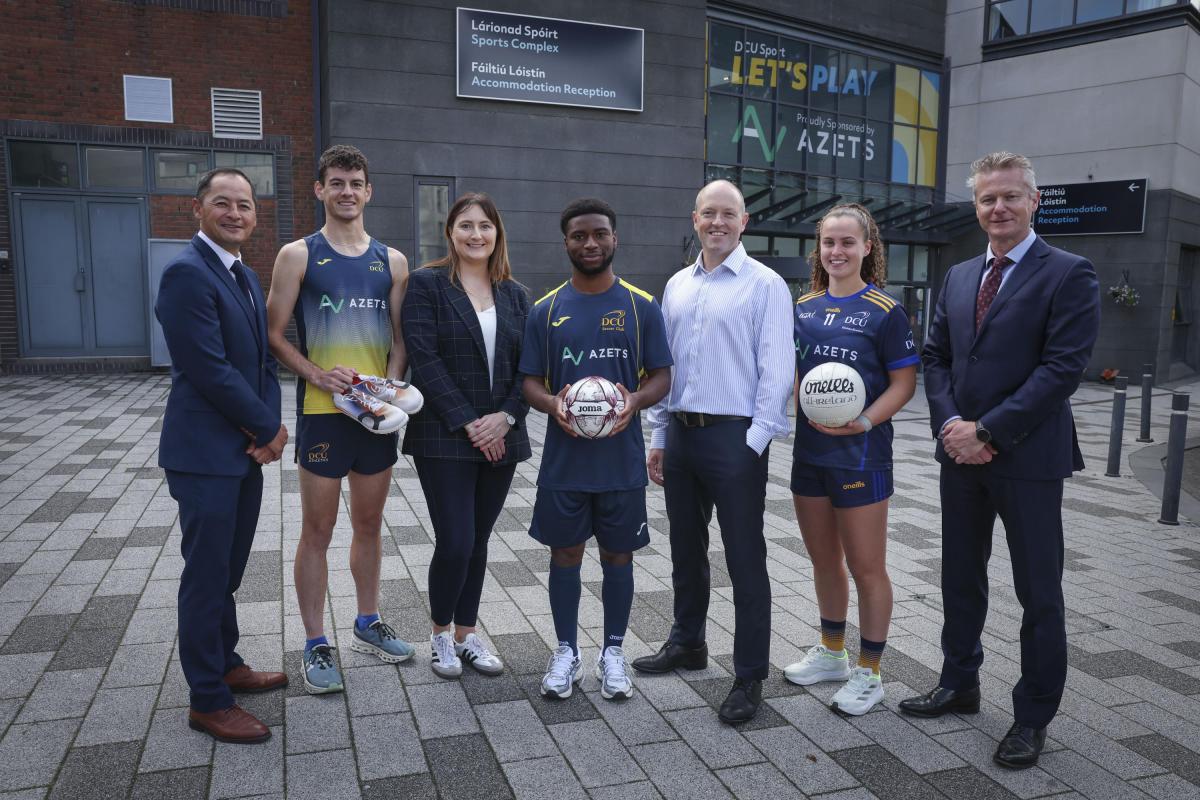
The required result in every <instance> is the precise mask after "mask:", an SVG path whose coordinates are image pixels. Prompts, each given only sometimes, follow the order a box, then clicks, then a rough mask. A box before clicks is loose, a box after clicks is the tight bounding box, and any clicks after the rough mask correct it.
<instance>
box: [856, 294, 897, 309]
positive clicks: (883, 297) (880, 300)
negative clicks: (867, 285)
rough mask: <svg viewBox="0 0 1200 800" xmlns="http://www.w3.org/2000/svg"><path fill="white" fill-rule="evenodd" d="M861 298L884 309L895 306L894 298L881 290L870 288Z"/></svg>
mask: <svg viewBox="0 0 1200 800" xmlns="http://www.w3.org/2000/svg"><path fill="white" fill-rule="evenodd" d="M863 299H864V300H869V301H871V302H872V303H874V304H875V305H877V306H879V307H880V308H882V309H883V310H884V311H891V310H892V309H893V308H895V307H896V300H895V298H893V297H892V296H891V295H888V294H884V293H883V292H881V291H879V290H877V289H872V290H871V291H869V292H867V293H866V294H864V295H863Z"/></svg>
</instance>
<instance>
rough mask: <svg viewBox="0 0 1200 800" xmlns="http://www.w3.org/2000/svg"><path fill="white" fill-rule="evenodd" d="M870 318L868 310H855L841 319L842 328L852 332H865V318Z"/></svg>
mask: <svg viewBox="0 0 1200 800" xmlns="http://www.w3.org/2000/svg"><path fill="white" fill-rule="evenodd" d="M870 318H871V312H870V311H855V312H854V313H853V314H851V315H850V316H848V317H845V318H843V319H842V330H844V331H852V332H854V333H866V332H867V320H869V319H870Z"/></svg>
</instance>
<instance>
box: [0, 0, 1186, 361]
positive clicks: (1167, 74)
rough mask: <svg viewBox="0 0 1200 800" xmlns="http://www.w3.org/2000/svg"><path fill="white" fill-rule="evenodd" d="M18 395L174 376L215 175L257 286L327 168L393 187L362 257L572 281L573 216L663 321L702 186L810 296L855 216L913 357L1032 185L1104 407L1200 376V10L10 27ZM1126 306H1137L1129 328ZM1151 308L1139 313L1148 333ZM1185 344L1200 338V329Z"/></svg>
mask: <svg viewBox="0 0 1200 800" xmlns="http://www.w3.org/2000/svg"><path fill="white" fill-rule="evenodd" d="M3 12H4V17H5V18H4V26H3V30H2V32H0V38H2V39H3V46H2V47H0V74H3V75H5V81H4V83H3V85H2V86H0V150H2V157H0V369H4V370H54V369H78V368H81V367H82V368H92V369H127V368H131V367H133V368H136V367H145V366H149V365H151V364H160V363H163V358H164V357H165V348H163V346H162V342H161V335H160V334H159V333H158V332H157V329H156V323H155V321H154V320H153V314H152V312H151V308H152V304H153V295H154V291H155V287H156V283H157V274H158V271H159V270H161V268H162V266H163V265H164V264H165V263H166V261H167V260H168V259H169V258H170V257H171V254H172V253H173V252H175V250H176V249H178V247H179V246H180V243H181V242H184V241H186V240H187V239H188V238H190V236H191V234H192V233H193V232H194V230H195V223H194V220H193V219H192V217H191V213H190V208H191V201H190V195H191V193H192V190H193V188H194V186H195V182H196V178H197V176H198V175H199V174H200V173H202V172H204V171H205V170H207V169H209V168H211V167H213V166H221V165H234V166H238V167H240V168H242V169H244V170H246V171H247V172H248V173H249V174H250V175H251V177H252V178H253V179H254V181H255V184H256V189H257V192H258V195H259V200H260V202H259V212H258V229H257V231H256V233H255V234H254V237H253V240H252V244H251V245H250V247H248V248H247V253H246V257H247V260H248V262H249V263H250V264H251V265H252V266H253V267H254V268H255V269H256V270H257V271H258V273H259V276H260V277H261V278H262V279H263V282H264V284H266V283H267V282H269V279H270V271H271V265H272V263H273V260H274V254H275V252H276V250H277V249H278V248H279V247H280V246H281V245H282V244H284V243H286V242H287V241H290V240H291V239H294V238H296V237H298V236H301V235H304V234H305V233H308V232H309V231H310V230H311V229H313V228H314V227H315V226H316V225H319V223H320V219H319V210H318V209H317V208H316V203H315V200H314V198H313V196H312V192H311V188H310V187H311V182H312V179H313V172H314V169H313V167H314V163H315V157H316V155H317V154H319V153H320V151H321V150H322V149H323V148H324V147H325V146H327V145H329V144H331V143H340V142H345V143H351V144H355V145H357V146H359V147H360V148H362V149H363V150H364V151H365V152H366V153H367V155H368V157H369V158H370V159H371V166H372V170H371V176H370V177H371V182H372V184H373V187H374V198H373V200H372V202H371V204H370V206H369V207H368V210H367V229H368V231H370V232H371V233H372V234H373V235H374V236H375V237H377V238H379V239H381V240H383V241H386V242H387V243H388V244H391V245H393V246H395V247H397V248H399V249H400V250H401V251H402V252H404V253H405V254H407V255H408V256H409V259H410V261H411V262H413V263H414V264H416V263H421V262H424V261H427V260H429V259H431V258H433V257H436V256H438V255H440V254H441V252H442V248H443V241H442V234H441V226H442V223H443V221H444V215H445V211H446V209H447V207H448V206H449V204H450V203H451V202H452V201H453V199H454V197H455V196H456V195H457V194H459V193H461V192H464V191H468V190H472V191H486V192H488V193H489V194H491V195H492V196H493V197H494V198H495V199H496V201H497V204H498V205H499V207H500V209H501V211H502V213H503V214H504V220H505V224H506V227H507V231H508V236H509V246H510V253H511V256H512V260H513V263H514V269H515V272H516V275H517V277H518V279H520V280H521V281H522V282H523V283H525V284H526V285H528V286H529V287H530V289H531V290H532V291H533V292H534V293H535V295H536V294H537V293H538V292H540V291H541V290H542V289H545V288H547V287H550V286H553V285H556V284H557V283H559V282H561V280H562V279H563V278H564V277H565V275H566V274H567V270H568V267H567V262H566V259H565V257H564V254H563V248H562V239H561V236H560V234H559V231H558V213H559V211H560V210H561V209H562V207H563V206H564V205H565V204H566V203H567V202H568V201H570V200H572V199H574V198H576V197H578V196H581V195H597V196H600V197H603V198H604V199H606V200H608V201H609V202H610V203H611V204H612V205H613V207H614V208H615V209H616V210H617V212H618V214H619V221H618V230H617V232H618V237H619V239H620V247H619V251H618V256H617V262H616V263H617V268H618V271H619V272H620V273H621V274H622V276H623V277H626V278H628V279H629V280H631V281H632V282H634V283H635V284H638V285H640V286H642V287H643V288H646V289H647V290H650V291H653V292H656V293H657V292H660V291H661V289H662V287H663V285H664V284H665V283H666V280H667V278H668V277H669V276H670V274H671V273H672V272H674V271H675V270H676V269H678V268H679V267H680V266H682V265H684V264H686V263H689V262H690V261H692V260H693V259H694V258H695V257H696V254H697V245H696V242H695V240H694V238H693V236H692V229H691V224H690V220H689V217H688V213H689V212H690V210H691V206H692V201H693V198H694V195H695V192H696V190H697V189H698V188H699V186H700V185H702V184H703V183H704V182H705V180H707V179H711V178H715V177H726V178H729V179H731V180H733V181H735V182H736V183H738V184H739V185H740V186H741V187H742V189H743V192H744V193H745V195H746V199H747V204H748V211H749V213H750V225H749V228H748V229H747V232H746V235H745V237H744V240H745V243H746V246H747V248H748V249H749V250H750V252H751V253H752V254H755V255H756V256H758V257H759V258H760V259H761V260H763V261H765V262H766V263H768V264H770V265H771V266H772V267H773V268H775V269H776V270H778V271H779V272H780V273H781V274H782V275H783V276H784V277H785V278H786V279H787V280H788V281H789V282H790V283H791V284H792V285H793V287H794V290H795V291H796V292H797V293H799V292H800V291H801V289H802V287H803V285H804V284H805V282H806V280H807V276H808V267H807V266H806V264H805V261H804V256H805V254H806V253H807V252H809V251H810V250H811V248H812V247H813V238H812V235H813V228H814V221H815V220H816V219H817V218H818V217H819V216H820V214H821V213H822V212H823V211H824V210H825V209H827V208H829V207H830V206H832V205H833V204H835V203H838V202H849V201H857V202H862V203H864V204H866V205H867V206H868V208H870V209H871V210H872V213H873V214H874V215H875V217H876V219H877V220H879V222H880V227H881V229H882V231H883V236H884V239H885V241H886V242H887V245H888V256H889V278H888V281H889V285H888V287H887V290H888V291H889V292H892V293H893V294H894V295H895V296H897V297H898V298H900V299H901V300H902V302H903V303H904V305H905V307H906V308H907V309H908V311H909V313H910V315H911V317H912V320H913V323H914V329H915V330H916V331H917V333H918V336H919V337H920V336H921V335H922V334H923V332H924V330H925V327H926V326H927V325H928V319H929V314H930V311H931V309H932V307H933V304H934V302H935V301H936V292H937V290H938V285H939V283H940V280H941V278H942V276H943V275H944V274H945V270H946V269H947V268H948V267H949V266H950V265H951V264H954V263H955V262H957V261H959V260H962V259H964V258H966V257H969V256H972V255H975V254H977V253H980V252H982V250H983V248H984V245H985V240H984V238H983V234H982V232H981V231H980V230H979V228H978V225H977V223H976V222H975V219H974V213H973V211H972V208H971V206H970V203H969V193H968V191H967V189H966V187H965V185H964V181H965V179H966V174H967V169H968V166H969V164H970V162H971V161H972V160H973V159H974V158H975V157H977V156H978V155H981V154H983V153H985V152H988V151H992V150H1000V149H1004V150H1011V151H1016V152H1020V153H1024V154H1026V155H1028V156H1030V157H1031V158H1032V159H1033V161H1034V164H1035V167H1036V168H1037V171H1038V178H1039V183H1040V184H1041V185H1042V186H1043V187H1044V188H1045V189H1046V191H1045V196H1044V198H1043V206H1042V210H1041V212H1040V213H1039V216H1038V218H1037V220H1036V225H1035V227H1036V228H1037V230H1038V231H1039V233H1041V234H1042V235H1044V236H1046V237H1047V238H1048V239H1049V241H1050V242H1051V243H1052V244H1054V245H1057V246H1059V247H1063V248H1066V249H1069V250H1072V251H1075V252H1077V253H1081V254H1083V255H1086V256H1088V257H1089V258H1091V259H1092V261H1093V262H1094V263H1095V265H1096V268H1097V270H1098V272H1099V275H1100V282H1101V289H1102V292H1103V293H1104V303H1103V323H1102V332H1101V337H1100V340H1099V342H1098V344H1097V347H1096V350H1095V354H1094V356H1093V359H1092V363H1091V365H1090V366H1089V369H1088V376H1089V377H1095V376H1096V375H1097V374H1098V373H1100V372H1101V371H1102V370H1104V369H1106V368H1117V369H1120V370H1121V371H1122V372H1123V373H1124V374H1128V375H1134V374H1137V373H1139V372H1140V367H1141V365H1142V364H1144V363H1152V364H1154V368H1155V373H1156V377H1157V379H1158V380H1160V381H1163V380H1170V379H1175V378H1179V377H1183V376H1186V375H1190V374H1193V373H1195V372H1197V371H1200V278H1197V277H1196V271H1197V270H1198V269H1200V256H1198V253H1200V0H1190V2H1189V1H1188V0H1183V1H1182V2H1180V1H1179V0H845V1H844V2H836V3H833V2H826V1H825V0H758V2H755V3H738V2H708V3H706V2H702V0H608V1H607V2H602V3H601V2H581V1H580V0H486V2H485V0H479V2H477V3H475V4H473V5H472V6H470V7H461V6H458V5H456V4H455V3H451V2H442V0H420V2H385V1H384V0H76V1H75V2H70V3H42V2H33V0H23V1H22V2H8V3H4V4H3ZM1110 287H1115V288H1118V289H1120V288H1122V287H1128V288H1127V289H1123V290H1122V291H1117V292H1115V294H1116V295H1117V297H1116V298H1113V297H1110V291H1109V290H1110ZM1131 303H1132V304H1131ZM1193 323H1195V324H1193Z"/></svg>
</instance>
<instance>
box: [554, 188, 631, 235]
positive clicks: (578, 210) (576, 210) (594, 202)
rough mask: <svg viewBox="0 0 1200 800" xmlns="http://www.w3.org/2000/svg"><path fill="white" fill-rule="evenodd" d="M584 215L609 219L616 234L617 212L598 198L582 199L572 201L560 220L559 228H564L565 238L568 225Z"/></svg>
mask: <svg viewBox="0 0 1200 800" xmlns="http://www.w3.org/2000/svg"><path fill="white" fill-rule="evenodd" d="M584 214H603V215H604V216H606V217H608V224H609V225H611V226H612V229H613V232H614V233H615V232H616V230H617V212H615V211H613V209H612V206H610V205H609V204H608V203H606V202H604V201H603V200H600V199H599V198H596V197H581V198H579V199H578V200H572V201H571V202H570V204H568V205H567V207H566V208H564V209H563V212H562V216H561V217H560V218H559V220H558V227H560V228H562V232H563V236H566V235H567V223H568V222H570V221H571V220H573V219H575V218H576V217H582V216H583V215H584Z"/></svg>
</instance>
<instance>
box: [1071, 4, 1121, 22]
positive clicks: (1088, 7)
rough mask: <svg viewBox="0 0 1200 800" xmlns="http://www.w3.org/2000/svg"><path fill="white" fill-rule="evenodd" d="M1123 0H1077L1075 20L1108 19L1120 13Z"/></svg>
mask: <svg viewBox="0 0 1200 800" xmlns="http://www.w3.org/2000/svg"><path fill="white" fill-rule="evenodd" d="M1123 5H1124V0H1079V5H1078V6H1077V7H1076V9H1075V21H1076V22H1092V21H1093V20H1097V19H1108V18H1109V17H1117V16H1120V14H1121V7H1122V6H1123Z"/></svg>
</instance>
